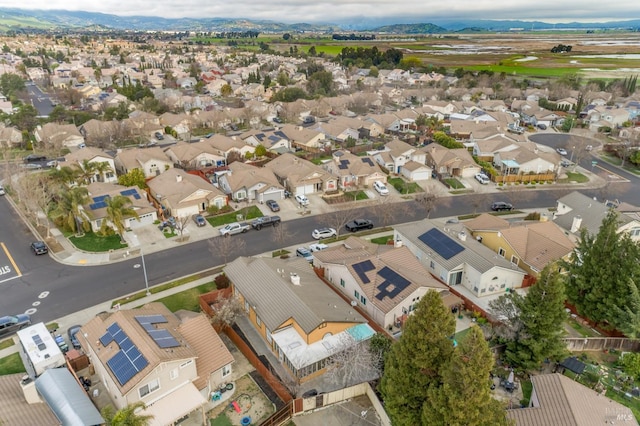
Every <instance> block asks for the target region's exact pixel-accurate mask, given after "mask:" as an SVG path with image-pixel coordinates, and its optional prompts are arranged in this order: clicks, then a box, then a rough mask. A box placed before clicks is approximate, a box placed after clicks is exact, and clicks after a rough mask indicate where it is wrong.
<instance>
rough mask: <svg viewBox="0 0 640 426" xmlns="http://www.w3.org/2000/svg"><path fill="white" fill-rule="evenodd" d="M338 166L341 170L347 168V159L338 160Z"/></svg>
mask: <svg viewBox="0 0 640 426" xmlns="http://www.w3.org/2000/svg"><path fill="white" fill-rule="evenodd" d="M338 168H339V169H341V170H346V169H348V168H349V160H340V165H338Z"/></svg>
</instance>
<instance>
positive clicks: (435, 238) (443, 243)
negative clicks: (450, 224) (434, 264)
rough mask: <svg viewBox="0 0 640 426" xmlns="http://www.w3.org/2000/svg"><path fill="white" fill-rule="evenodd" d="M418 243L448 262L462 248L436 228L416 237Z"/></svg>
mask: <svg viewBox="0 0 640 426" xmlns="http://www.w3.org/2000/svg"><path fill="white" fill-rule="evenodd" d="M418 239H419V240H420V241H422V242H423V243H425V244H426V245H428V246H429V247H431V248H432V249H433V250H434V251H435V252H436V253H438V254H439V255H440V256H442V258H443V259H446V260H449V259H451V258H452V257H453V256H455V255H457V254H458V253H461V252H462V251H463V250H464V247H463V246H461V245H460V244H458V243H457V242H455V241H454V240H453V239H452V238H451V237H449V236H448V235H447V234H445V233H444V232H442V231H440V230H439V229H437V228H432V229H430V230H428V231H427V232H425V233H424V234H422V235H420V236H419V237H418Z"/></svg>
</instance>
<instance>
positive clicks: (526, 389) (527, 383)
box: [520, 380, 533, 407]
mask: <svg viewBox="0 0 640 426" xmlns="http://www.w3.org/2000/svg"><path fill="white" fill-rule="evenodd" d="M520 386H522V401H520V404H521V405H522V406H523V407H528V406H529V401H530V400H531V392H533V383H531V380H523V381H521V382H520Z"/></svg>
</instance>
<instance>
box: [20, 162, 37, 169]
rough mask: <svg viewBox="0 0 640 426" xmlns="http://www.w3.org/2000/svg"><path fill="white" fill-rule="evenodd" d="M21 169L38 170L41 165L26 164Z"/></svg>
mask: <svg viewBox="0 0 640 426" xmlns="http://www.w3.org/2000/svg"><path fill="white" fill-rule="evenodd" d="M22 167H24V168H25V169H28V170H40V169H41V168H42V165H41V164H38V163H27V164H23V165H22Z"/></svg>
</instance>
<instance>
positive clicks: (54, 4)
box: [0, 0, 638, 24]
mask: <svg viewBox="0 0 640 426" xmlns="http://www.w3.org/2000/svg"><path fill="white" fill-rule="evenodd" d="M0 7H15V3H14V2H13V1H11V2H10V1H8V0H0ZM23 7H25V8H29V9H42V10H52V9H61V10H74V11H87V12H102V13H108V14H114V15H121V16H136V15H140V16H157V17H165V18H182V17H191V18H247V19H254V20H257V19H264V20H271V21H276V22H284V23H300V22H309V23H321V22H324V23H332V22H342V23H344V22H349V21H353V23H354V24H357V23H358V21H363V20H364V21H377V22H387V23H400V22H402V23H419V22H435V21H438V20H444V19H447V20H453V19H514V20H541V21H553V22H571V21H578V20H579V21H598V22H602V21H606V20H621V19H632V17H630V16H629V11H631V10H637V7H638V6H637V2H636V1H635V0H634V1H629V0H618V1H616V2H614V3H611V2H604V1H595V0H582V1H578V0H569V1H567V2H564V3H562V4H559V3H558V2H557V0H540V1H538V0H536V1H534V0H503V1H501V2H498V1H495V0H473V1H472V0H458V1H455V2H443V1H434V0H426V1H424V0H423V1H420V0H408V1H403V2H395V1H389V0H326V1H317V2H313V1H308V0H273V1H266V0H263V1H255V0H235V1H220V0H213V1H206V2H205V1H202V0H185V1H180V2H175V1H173V0H171V1H170V0H130V1H124V0H115V1H103V0H100V1H98V0H88V1H78V0H67V1H64V0H50V1H45V0H31V1H30V2H29V3H28V5H25V6H23Z"/></svg>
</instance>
